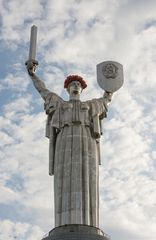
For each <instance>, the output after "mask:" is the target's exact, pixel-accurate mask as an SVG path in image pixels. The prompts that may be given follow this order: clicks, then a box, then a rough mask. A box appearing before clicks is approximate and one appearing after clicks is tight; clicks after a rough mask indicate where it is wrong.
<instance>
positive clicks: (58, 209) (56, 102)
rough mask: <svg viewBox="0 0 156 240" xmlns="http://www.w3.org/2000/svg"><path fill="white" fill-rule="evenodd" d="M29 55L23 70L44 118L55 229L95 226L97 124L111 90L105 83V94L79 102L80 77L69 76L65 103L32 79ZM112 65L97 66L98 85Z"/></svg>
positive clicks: (33, 66)
mask: <svg viewBox="0 0 156 240" xmlns="http://www.w3.org/2000/svg"><path fill="white" fill-rule="evenodd" d="M31 51H32V49H31ZM30 55H31V54H29V60H28V61H27V62H26V65H27V70H28V73H29V76H30V77H31V79H32V81H33V84H34V86H35V88H36V89H37V91H38V92H39V94H40V95H41V97H42V98H43V100H44V108H45V112H46V114H47V124H46V136H47V137H48V138H49V174H50V175H54V206H55V227H57V226H62V225H66V224H82V225H90V226H94V227H98V226H99V165H100V164H101V160H100V137H101V135H102V127H101V122H102V120H103V119H104V118H106V117H107V111H108V104H109V103H110V101H111V98H112V94H113V92H112V91H111V87H110V86H109V83H108V86H105V88H108V89H109V91H105V92H104V95H103V96H102V97H101V98H97V99H96V98H95V99H92V100H88V101H85V102H81V100H80V95H81V93H82V91H83V90H84V89H85V88H86V87H87V84H86V82H85V80H84V79H83V78H82V77H81V76H78V75H70V76H68V77H67V78H66V80H65V82H64V88H65V89H66V90H67V92H68V94H69V101H64V100H63V99H62V98H61V97H60V96H58V95H57V94H56V93H53V92H51V91H50V90H49V89H47V88H46V86H45V84H44V82H43V81H41V80H40V79H39V77H38V76H37V75H36V73H35V70H36V67H37V64H38V63H37V61H36V60H35V56H33V57H32V56H30ZM108 64H109V65H108ZM103 65H104V66H103ZM113 66H116V65H113V63H112V62H109V63H108V62H107V64H105V62H104V64H102V66H101V65H100V66H97V68H98V71H97V72H98V79H99V82H100V83H101V82H102V81H103V80H101V76H100V73H101V71H104V72H105V77H106V78H107V79H108V78H113V76H114V75H113V76H112V75H111V72H112V73H113V74H116V67H115V68H114V67H113ZM101 69H102V70H101ZM115 77H116V76H115ZM101 84H102V83H101ZM111 84H112V83H111ZM106 85H107V84H106ZM119 85H120V84H119ZM118 88H119V86H118ZM114 91H116V89H115V90H114Z"/></svg>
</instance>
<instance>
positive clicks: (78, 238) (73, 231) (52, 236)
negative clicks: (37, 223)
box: [42, 224, 110, 240]
mask: <svg viewBox="0 0 156 240" xmlns="http://www.w3.org/2000/svg"><path fill="white" fill-rule="evenodd" d="M42 240H110V238H109V237H108V235H106V234H105V233H104V232H103V231H102V230H100V229H99V228H96V227H92V226H87V225H79V224H71V225H63V226H60V227H56V228H54V229H53V230H51V231H50V232H49V235H48V236H47V237H44V238H43V239H42Z"/></svg>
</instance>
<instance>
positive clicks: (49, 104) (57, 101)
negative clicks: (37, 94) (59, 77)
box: [44, 92, 64, 114]
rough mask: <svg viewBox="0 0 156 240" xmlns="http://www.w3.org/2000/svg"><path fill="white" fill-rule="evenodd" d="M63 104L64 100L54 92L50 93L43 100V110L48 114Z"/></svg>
mask: <svg viewBox="0 0 156 240" xmlns="http://www.w3.org/2000/svg"><path fill="white" fill-rule="evenodd" d="M63 103H64V100H63V99H62V98H61V97H60V96H58V95H57V94H56V93H54V92H50V93H49V94H48V95H47V97H46V99H45V103H44V109H45V111H46V113H47V114H49V112H51V111H52V110H53V111H54V110H56V108H58V107H59V106H60V105H61V104H63Z"/></svg>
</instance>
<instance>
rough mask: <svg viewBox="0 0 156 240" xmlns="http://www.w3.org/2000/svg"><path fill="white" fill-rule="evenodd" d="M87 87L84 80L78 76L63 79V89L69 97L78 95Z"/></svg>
mask: <svg viewBox="0 0 156 240" xmlns="http://www.w3.org/2000/svg"><path fill="white" fill-rule="evenodd" d="M86 87H87V84H86V82H85V81H84V79H83V78H82V77H80V76H78V75H70V76H68V77H67V78H66V79H65V82H64V88H66V89H67V91H68V93H69V94H70V95H80V93H81V92H82V90H83V89H85V88H86Z"/></svg>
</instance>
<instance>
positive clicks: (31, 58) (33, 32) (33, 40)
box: [25, 25, 38, 65]
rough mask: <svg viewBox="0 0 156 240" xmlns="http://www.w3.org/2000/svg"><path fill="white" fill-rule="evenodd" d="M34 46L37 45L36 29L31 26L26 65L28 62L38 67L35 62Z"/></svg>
mask: <svg viewBox="0 0 156 240" xmlns="http://www.w3.org/2000/svg"><path fill="white" fill-rule="evenodd" d="M36 45H37V27H36V26H35V25H33V26H32V27H31V33H30V47H29V59H28V60H27V61H26V63H25V64H26V65H27V64H28V62H29V61H31V62H33V63H34V64H35V65H38V61H37V60H36Z"/></svg>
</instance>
